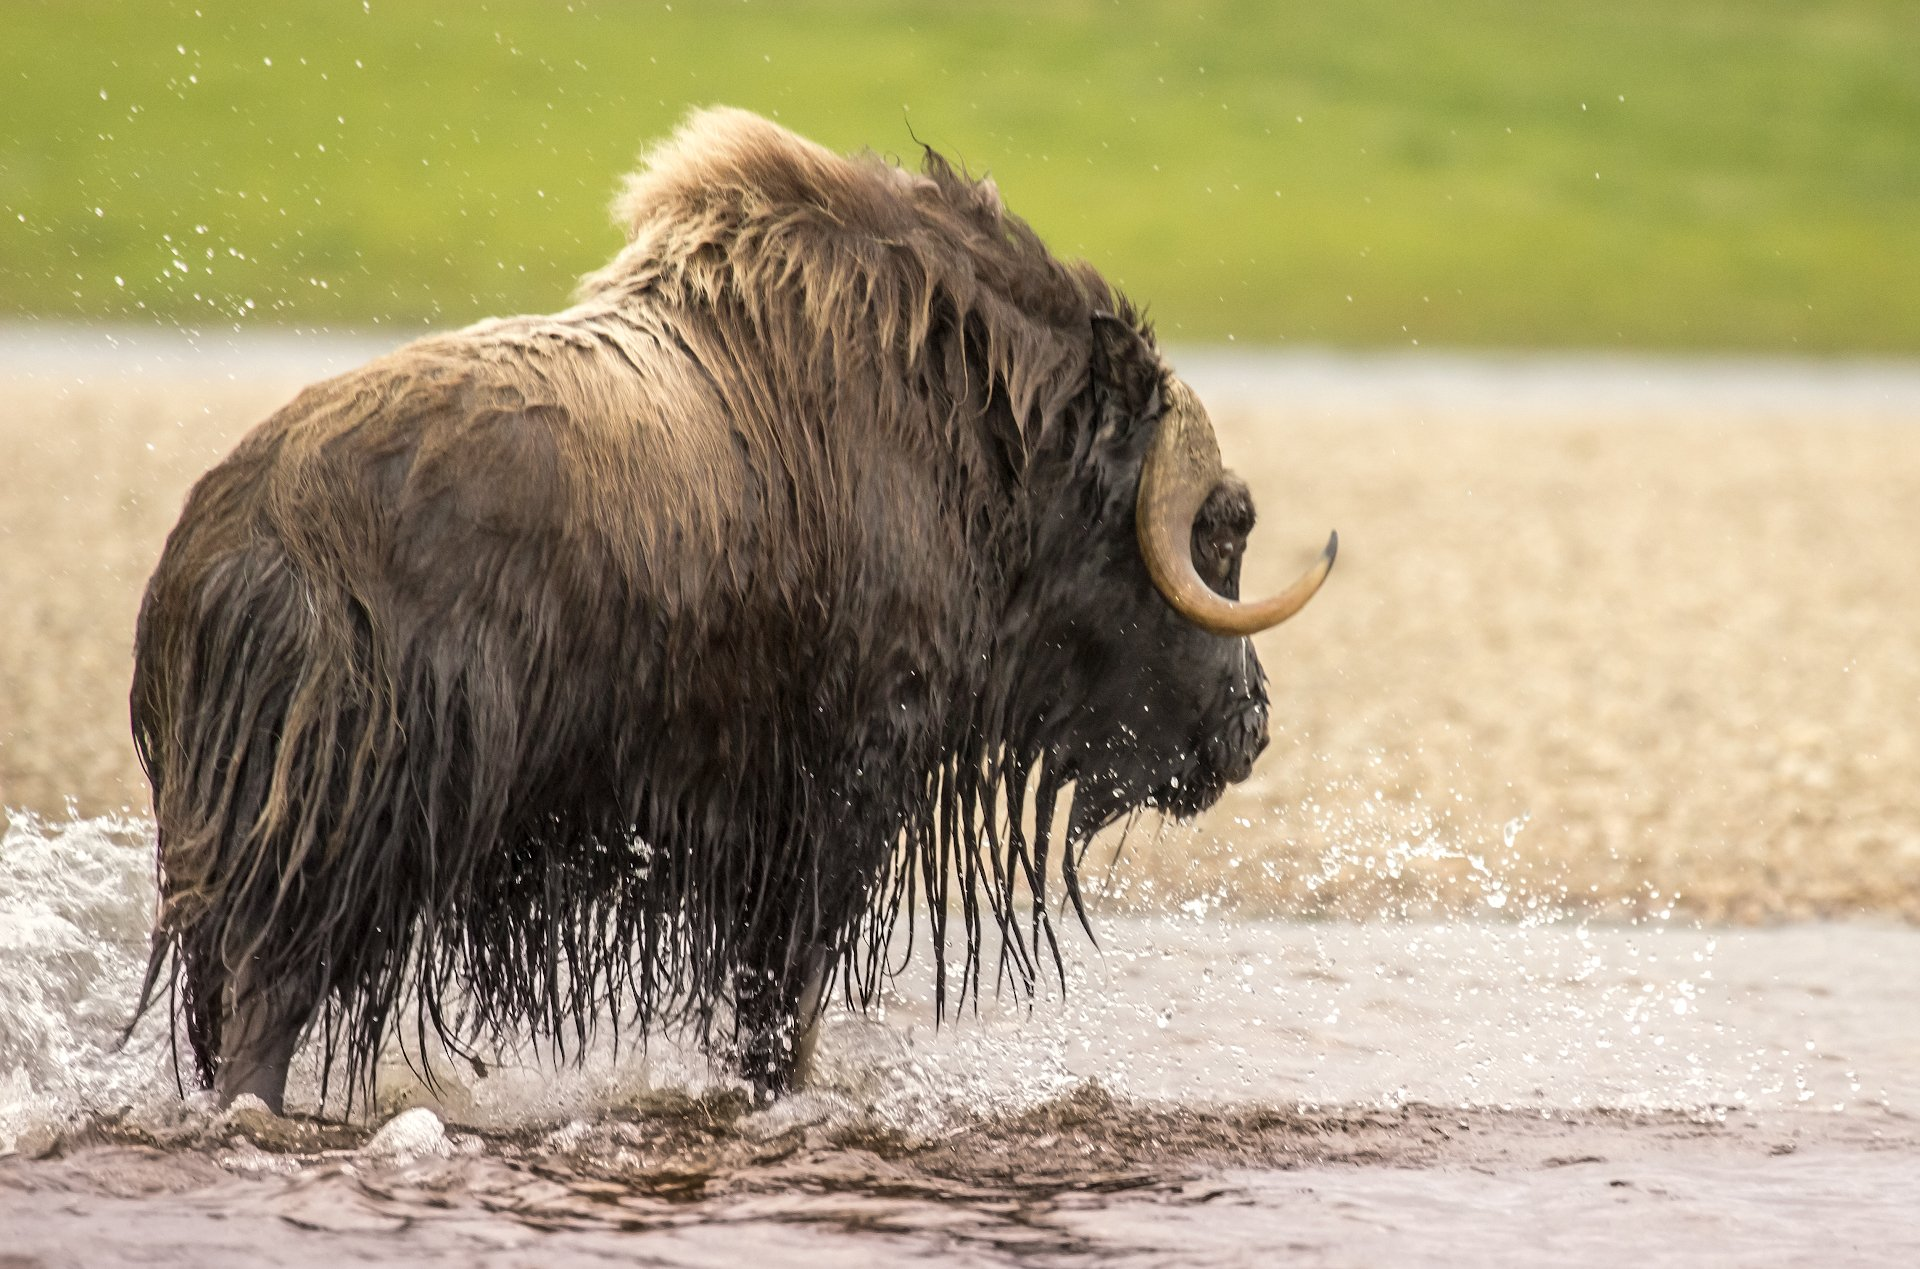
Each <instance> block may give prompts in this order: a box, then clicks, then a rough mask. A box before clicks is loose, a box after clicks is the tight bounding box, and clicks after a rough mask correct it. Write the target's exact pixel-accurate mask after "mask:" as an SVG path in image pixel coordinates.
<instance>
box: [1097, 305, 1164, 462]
mask: <svg viewBox="0 0 1920 1269" xmlns="http://www.w3.org/2000/svg"><path fill="white" fill-rule="evenodd" d="M1092 370H1093V387H1094V396H1095V400H1096V401H1097V402H1098V409H1099V420H1098V423H1097V429H1098V435H1099V439H1100V440H1102V441H1110V440H1115V439H1119V438H1121V437H1125V436H1129V435H1136V434H1138V433H1140V432H1141V431H1142V430H1143V429H1142V428H1141V424H1143V423H1145V422H1147V421H1148V420H1150V419H1152V418H1154V417H1155V416H1156V415H1158V414H1159V413H1160V394H1161V388H1162V386H1163V384H1164V382H1165V376H1166V368H1165V367H1164V366H1163V365H1162V364H1161V362H1160V354H1159V353H1157V352H1155V351H1154V348H1153V345H1152V344H1149V343H1148V342H1147V340H1146V337H1145V336H1143V335H1142V334H1141V333H1140V332H1139V331H1138V330H1135V329H1134V327H1133V324H1132V323H1130V322H1127V321H1125V320H1123V319H1122V318H1119V317H1115V316H1114V315H1113V314H1112V313H1107V312H1098V311H1096V312H1095V313H1094V315H1093V358H1092Z"/></svg>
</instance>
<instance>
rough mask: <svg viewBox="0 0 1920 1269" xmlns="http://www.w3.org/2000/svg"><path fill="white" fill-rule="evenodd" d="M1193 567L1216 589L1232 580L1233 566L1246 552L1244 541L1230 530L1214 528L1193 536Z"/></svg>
mask: <svg viewBox="0 0 1920 1269" xmlns="http://www.w3.org/2000/svg"><path fill="white" fill-rule="evenodd" d="M1194 539H1195V541H1194V552H1193V554H1194V565H1195V567H1197V568H1198V569H1199V570H1200V576H1202V577H1204V578H1205V579H1206V580H1207V581H1208V582H1209V583H1210V584H1212V585H1213V586H1214V587H1215V588H1216V589H1218V588H1222V587H1225V586H1226V585H1227V584H1228V583H1229V582H1231V581H1232V580H1233V572H1234V566H1235V565H1236V564H1238V563H1239V562H1240V554H1241V552H1242V551H1244V550H1246V547H1247V542H1246V539H1245V538H1243V537H1241V536H1240V535H1239V534H1237V533H1235V532H1233V531H1232V530H1230V529H1225V528H1216V529H1213V530H1211V531H1209V532H1204V533H1196V534H1194Z"/></svg>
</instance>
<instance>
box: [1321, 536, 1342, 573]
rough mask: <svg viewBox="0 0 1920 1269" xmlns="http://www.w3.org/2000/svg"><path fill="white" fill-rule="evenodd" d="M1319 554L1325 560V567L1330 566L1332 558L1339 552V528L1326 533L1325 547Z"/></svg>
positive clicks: (1331, 565)
mask: <svg viewBox="0 0 1920 1269" xmlns="http://www.w3.org/2000/svg"><path fill="white" fill-rule="evenodd" d="M1320 554H1321V557H1322V558H1323V559H1325V560H1326V561H1327V567H1328V568H1332V567H1333V561H1334V558H1335V557H1336V556H1338V555H1339V554H1340V530H1338V529H1335V530H1333V531H1332V532H1331V533H1329V534H1327V549H1326V550H1324V551H1322V552H1321V553H1320Z"/></svg>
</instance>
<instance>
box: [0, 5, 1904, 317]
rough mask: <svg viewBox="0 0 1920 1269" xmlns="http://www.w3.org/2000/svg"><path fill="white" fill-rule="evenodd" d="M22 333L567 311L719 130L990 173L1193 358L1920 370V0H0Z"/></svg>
mask: <svg viewBox="0 0 1920 1269" xmlns="http://www.w3.org/2000/svg"><path fill="white" fill-rule="evenodd" d="M0 19H3V20H4V27H5V32H6V34H5V37H4V38H3V39H0V315H11V316H14V317H45V318H57V319H63V320H93V319H102V320H116V321H127V320H133V321H144V320H163V321H179V322H185V323H191V324H212V323H220V322H231V321H236V320H237V321H240V322H242V323H249V324H260V323H301V324H322V323H324V324H330V325H361V324H367V323H372V322H381V323H419V322H433V323H442V324H443V323H448V322H454V321H464V320H467V319H469V318H473V317H477V316H480V315H483V314H487V313H494V312H501V311H509V310H524V309H534V308H551V307H554V306H555V305H557V304H558V303H560V302H562V301H563V300H564V298H565V296H566V294H567V292H568V290H569V288H570V286H571V282H572V279H573V278H574V277H575V276H576V275H577V274H579V273H580V272H582V271H584V270H586V269H588V268H590V267H592V266H593V265H595V264H596V263H598V262H600V261H601V260H603V259H604V258H605V257H606V256H607V255H608V254H609V253H610V251H611V250H612V249H613V247H614V246H615V245H616V243H617V237H616V235H615V233H614V231H613V230H612V229H611V228H610V227H609V225H608V223H607V220H606V216H605V205H606V202H607V200H608V197H609V195H610V194H611V192H612V190H613V188H614V186H615V183H616V181H617V178H618V176H619V175H620V173H622V172H623V171H625V170H626V169H627V168H628V167H630V166H631V164H632V161H633V159H634V156H635V155H636V154H637V152H638V151H639V150H640V149H641V147H642V146H643V145H644V144H645V143H646V142H647V141H648V140H649V139H651V138H654V137H657V136H658V135H660V134H661V133H662V132H663V131H664V130H666V129H667V128H669V127H670V126H671V125H672V124H673V122H674V121H675V120H677V119H678V118H679V117H680V116H681V115H682V114H683V113H684V112H685V111H686V109H687V108H688V107H689V106H691V105H696V104H704V103H710V102H728V103H733V104H737V105H742V106H747V107H751V108H753V109H757V110H760V111H762V112H765V113H769V114H777V116H778V117H779V118H780V119H781V120H782V121H784V122H786V123H788V124H790V125H791V126H793V127H795V128H797V129H799V130H801V131H803V132H805V133H808V134H810V135H812V136H814V137H816V138H818V139H819V140H822V141H824V142H826V143H828V144H830V145H833V146H836V147H840V148H855V147H859V146H862V145H871V146H873V147H874V148H876V149H879V150H882V151H886V152H890V153H895V154H902V155H908V156H911V155H912V153H913V152H914V146H913V142H912V139H911V137H910V136H909V132H908V128H909V124H911V127H912V130H913V132H914V133H916V134H917V135H918V136H919V137H921V138H922V139H924V140H927V141H929V142H931V143H933V144H935V145H936V146H938V147H939V148H941V149H942V150H944V151H946V152H948V153H950V154H952V155H955V156H957V157H959V158H961V159H963V160H965V161H966V162H967V163H968V164H969V165H970V166H971V167H972V168H973V169H975V170H981V169H986V170H990V171H992V173H993V174H994V175H995V177H996V178H997V179H998V181H999V182H1000V184H1001V186H1002V188H1003V190H1004V191H1005V193H1006V195H1007V198H1008V201H1009V202H1010V204H1011V205H1012V206H1013V207H1014V208H1015V209H1016V210H1018V211H1020V212H1022V213H1023V214H1024V215H1026V216H1027V218H1028V219H1030V220H1031V221H1033V222H1034V224H1035V225H1036V226H1037V227H1038V228H1039V229H1040V230H1041V231H1042V232H1043V233H1044V234H1046V235H1047V237H1048V238H1049V240H1050V241H1051V242H1052V243H1053V244H1054V245H1055V247H1056V248H1057V249H1059V250H1061V251H1063V252H1066V253H1071V254H1082V255H1085V256H1087V257H1089V258H1091V259H1093V260H1095V261H1096V262H1098V263H1100V264H1101V265H1102V266H1103V267H1104V268H1106V269H1107V271H1108V272H1109V273H1110V274H1111V275H1113V276H1115V277H1117V278H1119V279H1121V280H1123V282H1124V283H1125V285H1126V286H1127V287H1128V289H1129V290H1130V291H1131V292H1133V293H1134V294H1135V295H1136V296H1137V297H1141V298H1144V299H1146V300H1148V301H1149V302H1150V305H1151V308H1152V310H1153V312H1154V313H1155V314H1156V315H1157V316H1158V318H1159V320H1160V322H1161V325H1162V327H1163V329H1165V330H1166V331H1167V333H1168V334H1169V335H1170V336H1172V337H1173V338H1176V339H1182V340H1199V339H1224V338H1227V337H1229V336H1231V337H1233V338H1235V339H1237V340H1240V341H1243V342H1258V343H1282V342H1284V343H1288V344H1299V343H1306V344H1326V343H1331V344H1348V345H1389V346H1392V345H1401V346H1404V345H1405V344H1407V343H1408V342H1410V341H1413V340H1418V341H1419V342H1420V343H1422V344H1441V345H1455V346H1461V345H1465V346H1508V347H1527V346H1547V347H1554V346H1558V347H1564V346H1603V347H1633V348H1661V349H1668V348H1671V349H1690V350H1697V349H1710V350H1751V351H1767V350H1779V351H1796V350H1797V351H1858V352H1885V353H1916V352H1920V8H1917V7H1916V6H1915V5H1914V4H1913V3H1910V2H1909V0H1829V2H1827V3H1822V4H1818V5H1811V4H1805V3H1797V2H1786V0H1661V2H1654V0H1612V2H1611V3H1608V4H1604V5H1600V4H1570V3H1554V2H1551V0H1457V2H1453V3H1444V4H1443V3H1427V2H1424V0H1346V2H1343V3H1339V4H1331V3H1329V4H1316V5H1305V4H1255V3H1192V4H1166V5H1140V4H1128V3H1108V4H1096V3H1092V2H1091V0H1088V2H1082V3H1075V2H1062V3H1050V4H1038V3H1010V4H985V5H982V4H968V5H954V4H933V3H928V4H913V5H879V4H864V3H838V4H822V3H778V4H776V3H769V2H764V0H753V2H750V3H741V2H740V0H728V2H726V3H696V2H694V0H676V2H675V3H673V4H671V5H666V4H661V3H657V2H656V3H649V4H613V3H579V2H576V3H572V4H567V3H563V2H562V0H484V3H470V4H451V3H447V4H411V3H406V4H403V3H399V2H398V0H371V3H369V4H365V5H363V4H361V3H358V2H357V0H355V2H352V3H341V2H330V3H323V2H322V0H276V2H275V3H272V4H268V3H264V2H259V3H251V4H236V3H223V2H222V0H198V2H197V3H181V4H174V3H145V4H133V3H127V2H126V0H113V2H108V0H64V2H61V3H19V2H18V0H15V2H13V3H5V4H0Z"/></svg>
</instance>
